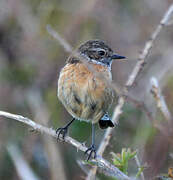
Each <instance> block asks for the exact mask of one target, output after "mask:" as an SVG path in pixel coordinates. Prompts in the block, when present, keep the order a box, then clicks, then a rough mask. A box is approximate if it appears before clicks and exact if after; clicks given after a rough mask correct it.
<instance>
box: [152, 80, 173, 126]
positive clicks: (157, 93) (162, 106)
mask: <svg viewBox="0 0 173 180" xmlns="http://www.w3.org/2000/svg"><path fill="white" fill-rule="evenodd" d="M150 83H151V93H152V95H153V97H154V99H155V101H156V104H157V107H158V109H159V110H160V111H161V112H162V114H163V116H164V117H165V119H166V120H167V121H168V122H170V121H171V113H170V111H169V109H168V106H167V104H166V102H165V99H164V97H163V96H162V93H161V89H160V87H159V83H158V81H157V79H156V78H155V77H152V78H151V80H150Z"/></svg>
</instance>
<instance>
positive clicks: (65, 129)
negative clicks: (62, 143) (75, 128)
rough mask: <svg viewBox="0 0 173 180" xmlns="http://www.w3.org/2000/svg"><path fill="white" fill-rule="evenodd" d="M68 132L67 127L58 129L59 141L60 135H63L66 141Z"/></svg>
mask: <svg viewBox="0 0 173 180" xmlns="http://www.w3.org/2000/svg"><path fill="white" fill-rule="evenodd" d="M67 131H68V127H67V126H65V127H62V128H58V129H56V134H57V135H58V138H57V139H58V140H60V135H61V136H62V139H63V140H64V138H65V136H66V134H67Z"/></svg>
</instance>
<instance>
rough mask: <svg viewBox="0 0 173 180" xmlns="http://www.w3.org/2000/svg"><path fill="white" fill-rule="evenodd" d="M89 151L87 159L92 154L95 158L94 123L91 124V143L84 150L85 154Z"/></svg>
mask: <svg viewBox="0 0 173 180" xmlns="http://www.w3.org/2000/svg"><path fill="white" fill-rule="evenodd" d="M88 152H89V155H88V158H87V161H88V160H89V159H90V158H91V156H92V155H93V158H96V149H95V124H92V144H91V146H90V147H89V148H88V149H87V150H86V151H85V154H87V153H88Z"/></svg>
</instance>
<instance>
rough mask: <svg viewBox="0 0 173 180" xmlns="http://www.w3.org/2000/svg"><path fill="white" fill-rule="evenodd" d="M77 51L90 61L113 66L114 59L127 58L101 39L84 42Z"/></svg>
mask: <svg viewBox="0 0 173 180" xmlns="http://www.w3.org/2000/svg"><path fill="white" fill-rule="evenodd" d="M77 52H78V53H79V54H80V55H81V56H82V57H84V59H86V60H87V61H89V62H93V63H95V64H101V65H105V66H108V67H111V64H112V61H113V60H116V59H125V57H124V56H120V55H118V54H116V53H114V51H113V50H112V49H111V48H110V47H109V46H108V45H107V44H105V42H103V41H101V40H89V41H87V42H85V43H84V44H82V45H81V46H80V47H79V48H78V49H77Z"/></svg>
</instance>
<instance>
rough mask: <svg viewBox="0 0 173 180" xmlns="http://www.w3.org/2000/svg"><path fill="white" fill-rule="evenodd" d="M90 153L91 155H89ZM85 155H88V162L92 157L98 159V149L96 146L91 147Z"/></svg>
mask: <svg viewBox="0 0 173 180" xmlns="http://www.w3.org/2000/svg"><path fill="white" fill-rule="evenodd" d="M88 152H89V154H88ZM85 154H88V158H87V161H88V160H89V159H90V158H91V156H92V157H93V158H94V159H95V158H96V149H95V146H94V144H92V145H91V147H89V148H88V149H87V150H86V151H85Z"/></svg>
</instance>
